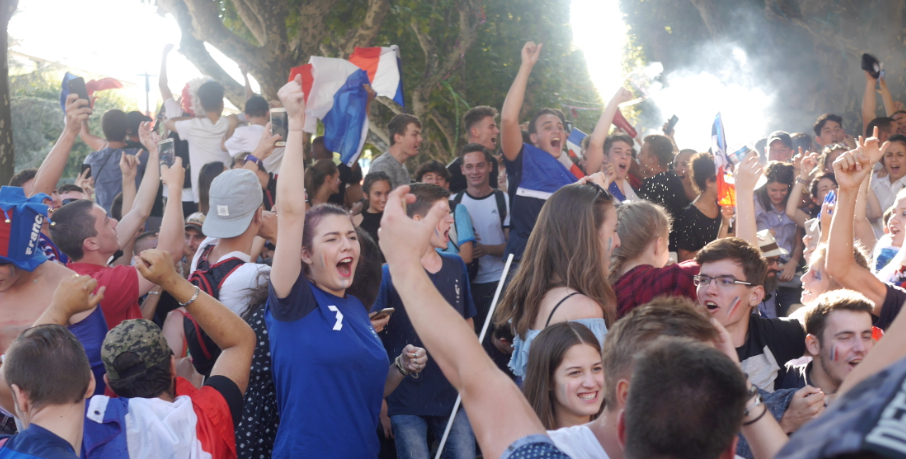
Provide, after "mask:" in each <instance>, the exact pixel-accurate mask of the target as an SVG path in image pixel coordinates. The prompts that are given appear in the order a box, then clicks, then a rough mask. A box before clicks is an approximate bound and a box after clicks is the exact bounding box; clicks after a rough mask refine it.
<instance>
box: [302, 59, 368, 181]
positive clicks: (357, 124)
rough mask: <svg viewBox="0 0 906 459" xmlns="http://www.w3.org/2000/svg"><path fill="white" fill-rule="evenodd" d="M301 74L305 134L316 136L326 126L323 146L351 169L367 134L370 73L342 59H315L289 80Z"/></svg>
mask: <svg viewBox="0 0 906 459" xmlns="http://www.w3.org/2000/svg"><path fill="white" fill-rule="evenodd" d="M300 74H301V75H302V91H304V92H305V115H306V120H305V131H306V132H310V133H312V134H314V133H315V132H316V131H317V128H318V121H317V120H319V119H320V120H321V122H323V123H324V146H325V147H326V148H327V149H328V150H330V151H333V152H337V153H339V154H340V160H341V161H342V162H343V163H344V164H346V165H347V166H350V167H351V166H352V165H353V164H354V163H355V161H356V159H358V157H359V153H361V151H362V146H364V145H365V138H366V136H367V135H368V113H367V112H366V110H365V108H366V106H367V104H368V91H366V90H365V88H364V86H363V85H366V84H370V81H369V80H368V74H367V73H366V72H365V71H364V70H362V69H360V68H358V67H356V66H355V65H353V64H352V63H350V62H349V61H346V60H343V59H336V58H330V57H319V56H312V58H311V59H310V60H309V63H308V64H306V65H303V66H300V67H294V68H293V69H292V71H291V72H290V75H289V79H290V80H292V79H294V78H295V77H296V75H300Z"/></svg>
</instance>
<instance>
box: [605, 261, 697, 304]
mask: <svg viewBox="0 0 906 459" xmlns="http://www.w3.org/2000/svg"><path fill="white" fill-rule="evenodd" d="M699 269H700V268H699V266H698V264H697V263H696V262H695V261H693V260H689V261H684V262H682V263H674V264H672V265H670V266H665V267H663V268H655V267H654V266H651V265H641V266H636V267H635V268H632V269H630V270H629V272H627V273H626V274H623V275H622V276H621V277H620V279H619V280H618V281H617V282H616V284H614V286H613V290H614V293H616V295H617V317H618V318H620V317H623V316H625V315H626V314H629V311H632V310H633V309H635V308H636V307H638V306H641V305H643V304H645V303H647V302H649V301H651V300H652V299H654V297H656V296H661V295H672V296H685V297H686V298H689V299H691V300H692V301H695V300H696V299H697V298H698V296H697V295H696V292H695V284H694V283H693V282H692V276H695V275H696V274H698V271H699Z"/></svg>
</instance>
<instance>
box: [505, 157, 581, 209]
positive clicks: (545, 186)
mask: <svg viewBox="0 0 906 459" xmlns="http://www.w3.org/2000/svg"><path fill="white" fill-rule="evenodd" d="M577 181H578V179H577V178H576V176H575V175H574V174H573V173H572V172H571V171H570V170H569V169H567V168H566V166H564V165H563V164H562V163H560V161H559V160H557V158H554V157H553V156H551V154H550V153H548V152H546V151H544V150H540V149H538V148H535V147H534V146H532V145H529V144H524V145H523V146H522V181H521V182H520V184H519V188H518V189H516V195H518V196H525V197H529V198H537V199H544V200H547V199H548V198H550V197H551V195H552V194H554V192H555V191H557V190H559V189H560V188H563V187H564V186H566V185H570V184H573V183H576V182H577Z"/></svg>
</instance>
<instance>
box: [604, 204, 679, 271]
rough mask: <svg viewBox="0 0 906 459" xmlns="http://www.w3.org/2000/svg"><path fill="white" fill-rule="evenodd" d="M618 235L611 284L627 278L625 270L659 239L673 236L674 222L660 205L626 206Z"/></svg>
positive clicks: (620, 211)
mask: <svg viewBox="0 0 906 459" xmlns="http://www.w3.org/2000/svg"><path fill="white" fill-rule="evenodd" d="M617 220H619V222H620V224H619V225H617V234H618V235H620V246H619V247H617V248H615V249H613V254H611V256H610V276H609V277H608V279H607V280H608V281H609V282H610V283H611V284H616V283H617V281H618V280H620V277H621V276H622V275H623V269H624V268H623V267H624V266H626V264H627V263H629V262H630V261H632V260H635V259H636V258H638V257H639V256H641V255H642V254H643V253H645V250H647V249H648V246H649V245H651V243H652V242H654V241H656V240H657V238H659V237H663V236H664V234H666V233H669V232H670V226H671V225H672V223H673V221H672V219H671V218H670V214H668V213H667V211H666V210H665V209H664V208H663V207H662V206H661V205H660V204H654V203H651V202H648V201H636V202H624V203H623V204H622V205H620V207H619V208H618V209H617Z"/></svg>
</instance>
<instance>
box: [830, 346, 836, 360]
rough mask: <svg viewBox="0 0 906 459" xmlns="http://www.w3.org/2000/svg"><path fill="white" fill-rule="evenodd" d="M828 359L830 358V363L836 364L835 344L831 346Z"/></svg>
mask: <svg viewBox="0 0 906 459" xmlns="http://www.w3.org/2000/svg"><path fill="white" fill-rule="evenodd" d="M830 358H831V361H832V362H836V361H837V345H836V344H833V345H831V355H830Z"/></svg>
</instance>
